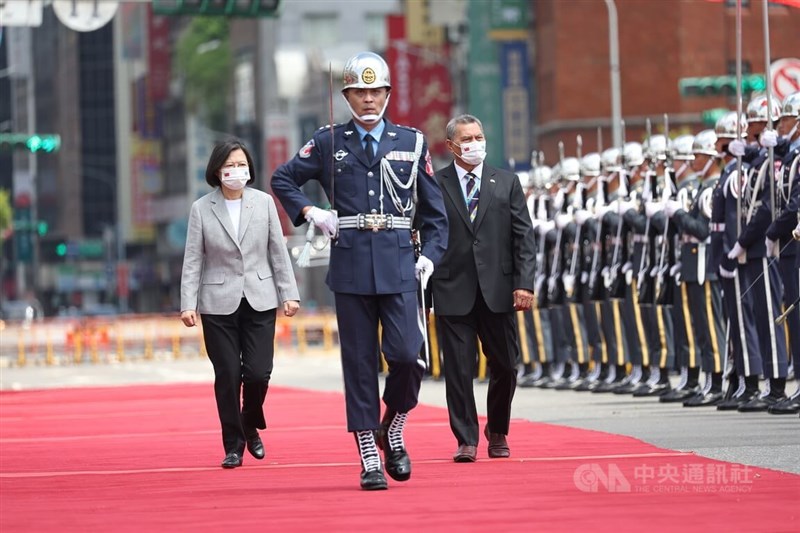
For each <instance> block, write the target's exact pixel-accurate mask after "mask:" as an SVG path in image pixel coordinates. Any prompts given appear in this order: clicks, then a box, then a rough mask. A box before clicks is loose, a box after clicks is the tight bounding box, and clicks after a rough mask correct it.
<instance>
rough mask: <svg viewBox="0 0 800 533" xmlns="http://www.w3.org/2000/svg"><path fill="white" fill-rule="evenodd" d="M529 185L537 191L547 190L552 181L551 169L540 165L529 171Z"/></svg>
mask: <svg viewBox="0 0 800 533" xmlns="http://www.w3.org/2000/svg"><path fill="white" fill-rule="evenodd" d="M530 178H531V185H532V186H533V187H535V188H537V189H542V188H549V187H550V183H551V181H552V179H553V169H551V168H550V167H548V166H545V165H540V166H538V167H536V168H534V169H533V170H531V175H530Z"/></svg>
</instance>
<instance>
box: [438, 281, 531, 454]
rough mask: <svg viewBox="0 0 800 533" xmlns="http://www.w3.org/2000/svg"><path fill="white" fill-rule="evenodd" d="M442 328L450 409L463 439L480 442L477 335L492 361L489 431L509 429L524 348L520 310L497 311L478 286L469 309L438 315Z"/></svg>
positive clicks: (458, 437) (455, 428)
mask: <svg viewBox="0 0 800 533" xmlns="http://www.w3.org/2000/svg"><path fill="white" fill-rule="evenodd" d="M439 331H440V333H441V338H442V352H443V354H444V368H445V390H446V397H447V412H448V414H449V415H450V428H451V429H452V431H453V434H454V435H455V437H456V440H458V444H459V445H462V444H466V445H471V446H477V444H478V413H477V408H476V406H475V392H474V390H473V387H472V379H473V377H474V376H475V371H476V368H477V364H478V358H477V356H478V339H480V341H481V345H482V347H483V353H484V354H485V355H486V364H487V365H488V366H489V390H488V393H487V399H486V403H487V412H488V426H489V431H491V432H492V433H502V434H503V435H508V427H509V424H510V421H511V401H512V400H513V399H514V391H515V390H516V387H517V371H516V368H515V364H516V361H517V357H518V353H519V343H518V340H517V327H516V322H515V314H514V313H513V312H511V313H493V312H492V311H491V310H490V309H489V307H488V306H487V305H486V301H485V300H484V299H483V295H482V294H481V293H480V291H478V295H477V297H476V298H475V304H474V305H473V307H472V310H471V311H470V312H469V314H467V315H464V316H452V315H449V316H448V315H442V316H440V317H439Z"/></svg>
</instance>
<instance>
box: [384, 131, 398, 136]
mask: <svg viewBox="0 0 800 533" xmlns="http://www.w3.org/2000/svg"><path fill="white" fill-rule="evenodd" d="M386 135H388V136H389V137H396V136H397V134H396V133H395V132H393V131H390V132H387V133H386Z"/></svg>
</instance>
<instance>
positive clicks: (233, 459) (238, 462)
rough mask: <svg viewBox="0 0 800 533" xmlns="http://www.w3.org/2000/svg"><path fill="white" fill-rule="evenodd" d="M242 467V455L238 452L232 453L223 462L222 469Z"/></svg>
mask: <svg viewBox="0 0 800 533" xmlns="http://www.w3.org/2000/svg"><path fill="white" fill-rule="evenodd" d="M237 466H242V455H241V454H238V453H236V452H231V453H229V454H228V455H226V456H225V459H223V460H222V468H236V467H237Z"/></svg>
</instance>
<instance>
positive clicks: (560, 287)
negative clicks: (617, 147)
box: [547, 141, 567, 305]
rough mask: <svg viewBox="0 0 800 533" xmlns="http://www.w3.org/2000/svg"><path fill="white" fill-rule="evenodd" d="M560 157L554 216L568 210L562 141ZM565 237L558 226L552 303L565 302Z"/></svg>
mask: <svg viewBox="0 0 800 533" xmlns="http://www.w3.org/2000/svg"><path fill="white" fill-rule="evenodd" d="M558 159H559V163H560V167H561V176H560V181H561V183H560V184H559V189H558V193H557V195H556V198H559V199H560V202H556V204H557V205H556V206H555V212H554V213H553V217H554V218H555V217H556V216H557V215H559V214H563V213H564V212H566V209H567V186H566V185H565V183H564V180H565V179H566V178H565V172H566V169H565V167H564V143H563V142H561V141H559V142H558ZM563 237H564V229H563V228H557V229H556V244H555V246H554V247H553V259H552V262H551V263H550V277H548V279H547V301H548V303H549V304H550V305H562V304H563V303H564V284H563V280H562V279H561V256H562V255H563V253H564V252H563V251H562V250H561V240H562V239H563Z"/></svg>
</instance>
